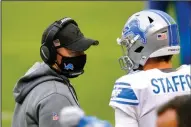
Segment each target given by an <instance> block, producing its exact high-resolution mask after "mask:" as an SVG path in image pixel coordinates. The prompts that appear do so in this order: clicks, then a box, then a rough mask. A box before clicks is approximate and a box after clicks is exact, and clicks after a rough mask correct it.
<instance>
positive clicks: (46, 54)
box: [40, 45, 50, 63]
mask: <svg viewBox="0 0 191 127" xmlns="http://www.w3.org/2000/svg"><path fill="white" fill-rule="evenodd" d="M40 56H41V58H42V60H43V61H44V62H45V63H48V61H49V58H50V52H49V49H48V47H46V46H44V45H42V46H41V47H40Z"/></svg>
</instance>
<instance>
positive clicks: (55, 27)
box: [40, 17, 78, 66]
mask: <svg viewBox="0 0 191 127" xmlns="http://www.w3.org/2000/svg"><path fill="white" fill-rule="evenodd" d="M70 23H73V24H74V25H76V26H78V24H77V23H76V21H74V20H73V19H72V18H69V17H65V18H63V19H61V20H58V21H55V22H54V23H52V24H51V25H50V26H49V27H48V28H47V29H46V30H45V31H44V33H43V35H42V40H41V44H42V45H41V47H40V56H41V58H42V60H43V61H44V62H45V63H46V64H48V65H50V66H51V65H53V64H54V63H55V60H56V48H55V47H54V45H53V41H54V39H55V36H56V34H57V33H58V32H59V31H60V30H61V29H63V28H64V27H65V26H67V25H68V24H70Z"/></svg>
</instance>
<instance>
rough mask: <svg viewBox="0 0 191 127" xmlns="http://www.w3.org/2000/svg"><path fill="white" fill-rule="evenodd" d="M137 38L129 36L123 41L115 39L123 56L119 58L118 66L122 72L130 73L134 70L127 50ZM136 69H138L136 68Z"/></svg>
mask: <svg viewBox="0 0 191 127" xmlns="http://www.w3.org/2000/svg"><path fill="white" fill-rule="evenodd" d="M138 38H139V36H135V37H134V36H133V35H131V34H129V36H127V37H126V38H125V39H120V38H117V43H118V44H119V45H121V48H122V53H123V56H121V57H120V58H119V64H120V67H121V69H122V70H125V71H127V73H130V72H132V71H133V69H134V68H135V66H137V65H135V64H134V63H133V61H132V60H131V59H130V57H129V54H128V52H129V49H130V48H131V47H132V46H133V44H134V43H135V42H136V41H137V40H138ZM137 68H138V67H137Z"/></svg>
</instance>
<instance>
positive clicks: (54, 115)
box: [37, 93, 71, 127]
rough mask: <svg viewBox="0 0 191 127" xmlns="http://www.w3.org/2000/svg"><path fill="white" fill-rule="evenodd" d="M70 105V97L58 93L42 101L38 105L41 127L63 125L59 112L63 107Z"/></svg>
mask: <svg viewBox="0 0 191 127" xmlns="http://www.w3.org/2000/svg"><path fill="white" fill-rule="evenodd" d="M68 106H71V103H70V101H69V100H68V98H66V97H65V96H63V95H60V94H56V93H55V94H52V95H50V96H48V97H47V98H45V99H43V100H42V101H40V103H39V104H38V106H37V109H39V111H38V112H37V113H38V115H39V127H63V126H61V124H60V122H59V118H60V116H59V114H60V111H61V110H62V108H63V107H68Z"/></svg>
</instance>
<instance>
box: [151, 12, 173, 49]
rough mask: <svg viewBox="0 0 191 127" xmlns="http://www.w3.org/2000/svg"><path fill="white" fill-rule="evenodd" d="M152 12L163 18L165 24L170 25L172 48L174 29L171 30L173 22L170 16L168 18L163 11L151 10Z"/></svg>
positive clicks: (170, 43)
mask: <svg viewBox="0 0 191 127" xmlns="http://www.w3.org/2000/svg"><path fill="white" fill-rule="evenodd" d="M150 11H151V12H154V13H156V14H158V15H159V16H160V17H161V18H163V19H164V20H165V22H166V23H167V24H168V31H169V45H170V46H171V45H172V43H173V42H172V40H174V39H172V38H173V35H172V28H171V25H172V24H171V20H170V18H169V16H167V14H165V13H164V12H162V11H159V10H150Z"/></svg>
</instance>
